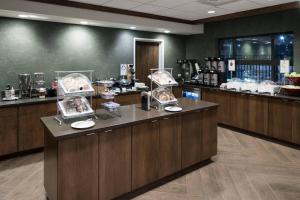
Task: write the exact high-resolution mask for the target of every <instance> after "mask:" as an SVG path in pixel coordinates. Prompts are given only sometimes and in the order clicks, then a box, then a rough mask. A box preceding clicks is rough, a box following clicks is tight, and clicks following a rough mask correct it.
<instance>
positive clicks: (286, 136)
mask: <svg viewBox="0 0 300 200" xmlns="http://www.w3.org/2000/svg"><path fill="white" fill-rule="evenodd" d="M292 113H293V102H292V101H288V100H285V99H269V117H268V118H269V120H268V121H269V123H268V127H269V128H268V130H269V131H268V134H269V136H271V137H273V138H276V139H279V140H283V141H287V142H292V123H293V119H292V117H293V115H292Z"/></svg>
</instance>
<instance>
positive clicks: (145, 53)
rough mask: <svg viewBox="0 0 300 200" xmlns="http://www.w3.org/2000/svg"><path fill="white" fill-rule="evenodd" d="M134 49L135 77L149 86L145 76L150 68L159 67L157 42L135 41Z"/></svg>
mask: <svg viewBox="0 0 300 200" xmlns="http://www.w3.org/2000/svg"><path fill="white" fill-rule="evenodd" d="M135 51H136V52H135V59H136V62H135V63H136V64H135V65H136V78H137V79H139V81H140V82H144V83H146V85H148V86H150V81H149V79H148V77H147V76H148V75H149V74H151V73H150V69H152V68H158V67H159V66H158V60H159V43H154V42H136V49H135Z"/></svg>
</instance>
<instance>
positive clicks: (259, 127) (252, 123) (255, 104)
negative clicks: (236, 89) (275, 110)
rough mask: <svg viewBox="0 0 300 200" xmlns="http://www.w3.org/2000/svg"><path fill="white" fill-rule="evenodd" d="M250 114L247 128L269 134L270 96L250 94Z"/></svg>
mask: <svg viewBox="0 0 300 200" xmlns="http://www.w3.org/2000/svg"><path fill="white" fill-rule="evenodd" d="M248 102H249V104H248V105H249V112H248V113H249V115H248V128H247V130H249V131H252V132H255V133H260V134H263V135H267V132H268V109H269V108H268V105H269V104H268V98H265V97H259V96H255V95H249V98H248Z"/></svg>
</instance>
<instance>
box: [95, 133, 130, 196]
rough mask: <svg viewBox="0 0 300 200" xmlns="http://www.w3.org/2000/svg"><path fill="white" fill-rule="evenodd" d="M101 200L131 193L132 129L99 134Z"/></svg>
mask: <svg viewBox="0 0 300 200" xmlns="http://www.w3.org/2000/svg"><path fill="white" fill-rule="evenodd" d="M99 149H100V150H99V177H100V183H99V199H101V200H109V199H113V198H115V197H118V196H120V195H122V194H125V193H127V192H130V191H131V127H127V128H119V129H112V130H106V131H104V132H102V133H100V134H99Z"/></svg>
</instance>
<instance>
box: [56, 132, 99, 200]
mask: <svg viewBox="0 0 300 200" xmlns="http://www.w3.org/2000/svg"><path fill="white" fill-rule="evenodd" d="M98 146H99V144H98V135H97V134H94V135H85V136H81V137H76V138H73V139H66V140H62V141H60V142H59V144H58V149H59V150H58V155H59V160H58V163H59V165H58V169H59V170H58V179H59V180H58V186H59V188H58V194H59V195H58V199H59V200H82V199H89V200H98V188H99V186H98V179H99V168H98V162H99V160H98V157H99V151H98Z"/></svg>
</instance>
